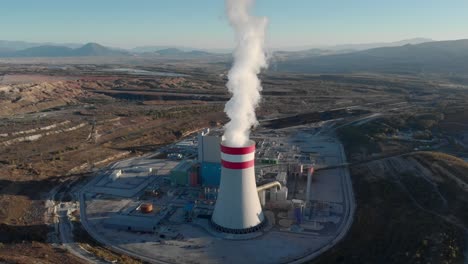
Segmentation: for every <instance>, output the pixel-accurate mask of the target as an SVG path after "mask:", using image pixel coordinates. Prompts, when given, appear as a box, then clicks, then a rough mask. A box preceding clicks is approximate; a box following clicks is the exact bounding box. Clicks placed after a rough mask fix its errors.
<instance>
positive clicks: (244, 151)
mask: <svg viewBox="0 0 468 264" xmlns="http://www.w3.org/2000/svg"><path fill="white" fill-rule="evenodd" d="M254 151H255V144H253V145H250V146H247V147H240V148H233V147H227V146H224V145H221V152H223V153H226V154H230V155H243V154H249V153H252V152H254Z"/></svg>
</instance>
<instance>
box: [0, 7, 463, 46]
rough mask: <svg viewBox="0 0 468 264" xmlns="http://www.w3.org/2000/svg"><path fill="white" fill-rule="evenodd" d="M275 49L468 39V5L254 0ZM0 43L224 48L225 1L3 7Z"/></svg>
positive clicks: (228, 37)
mask: <svg viewBox="0 0 468 264" xmlns="http://www.w3.org/2000/svg"><path fill="white" fill-rule="evenodd" d="M255 13H256V14H257V15H263V16H267V17H268V18H269V21H270V23H269V28H268V46H270V47H275V48H283V47H300V46H318V45H335V44H344V43H366V42H381V41H383V42H387V41H397V40H401V39H407V38H413V37H426V38H432V39H435V40H444V39H459V38H468V0H257V3H256V7H255ZM0 39H2V40H23V41H34V42H75V43H85V42H98V43H101V44H105V45H110V46H114V47H124V48H129V47H134V46H143V45H179V46H190V47H197V48H227V47H230V46H232V42H233V38H232V32H231V29H230V28H229V26H228V22H227V19H226V16H225V15H224V1H223V0H1V2H0Z"/></svg>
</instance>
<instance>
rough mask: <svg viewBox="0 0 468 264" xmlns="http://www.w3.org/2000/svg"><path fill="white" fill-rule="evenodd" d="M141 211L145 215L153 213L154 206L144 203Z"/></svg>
mask: <svg viewBox="0 0 468 264" xmlns="http://www.w3.org/2000/svg"><path fill="white" fill-rule="evenodd" d="M140 211H141V212H142V213H144V214H149V213H151V212H153V204H150V203H144V204H142V205H141V206H140Z"/></svg>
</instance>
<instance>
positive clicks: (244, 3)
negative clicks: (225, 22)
mask: <svg viewBox="0 0 468 264" xmlns="http://www.w3.org/2000/svg"><path fill="white" fill-rule="evenodd" d="M253 4H254V0H226V13H227V15H228V18H229V22H230V24H231V26H232V28H233V29H234V31H235V34H236V40H237V46H236V48H235V50H234V64H233V65H232V68H231V69H230V70H229V73H228V79H229V81H228V83H227V84H226V86H227V88H228V89H229V92H231V94H232V97H231V99H230V100H229V102H227V103H226V106H225V108H224V111H225V112H226V114H227V115H228V117H229V118H230V119H231V121H229V123H227V124H226V126H225V132H224V136H225V140H226V144H227V145H228V146H233V147H241V146H245V145H246V144H247V142H248V140H249V135H250V128H251V127H252V126H255V125H256V124H257V118H256V116H255V108H256V107H257V105H258V103H259V101H260V91H261V90H262V86H261V84H260V80H259V79H258V77H257V74H259V73H260V70H261V69H262V68H266V67H267V62H266V57H265V51H264V49H263V45H264V39H265V29H266V26H267V22H268V21H267V19H266V18H265V17H254V16H252V15H251V10H252V6H253Z"/></svg>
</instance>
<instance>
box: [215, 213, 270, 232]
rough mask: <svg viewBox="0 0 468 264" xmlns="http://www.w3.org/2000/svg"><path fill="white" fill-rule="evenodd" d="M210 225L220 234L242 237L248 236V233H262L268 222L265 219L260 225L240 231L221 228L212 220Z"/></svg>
mask: <svg viewBox="0 0 468 264" xmlns="http://www.w3.org/2000/svg"><path fill="white" fill-rule="evenodd" d="M210 225H211V227H213V228H214V229H215V230H216V231H218V232H221V233H227V234H235V235H243V234H250V233H255V232H260V231H262V230H263V229H264V228H265V227H266V226H267V225H268V220H267V218H266V217H265V218H264V219H263V221H262V222H260V224H258V225H256V226H253V227H249V228H242V229H232V228H227V227H223V226H220V225H218V224H216V223H215V222H214V221H213V220H211V221H210Z"/></svg>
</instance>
